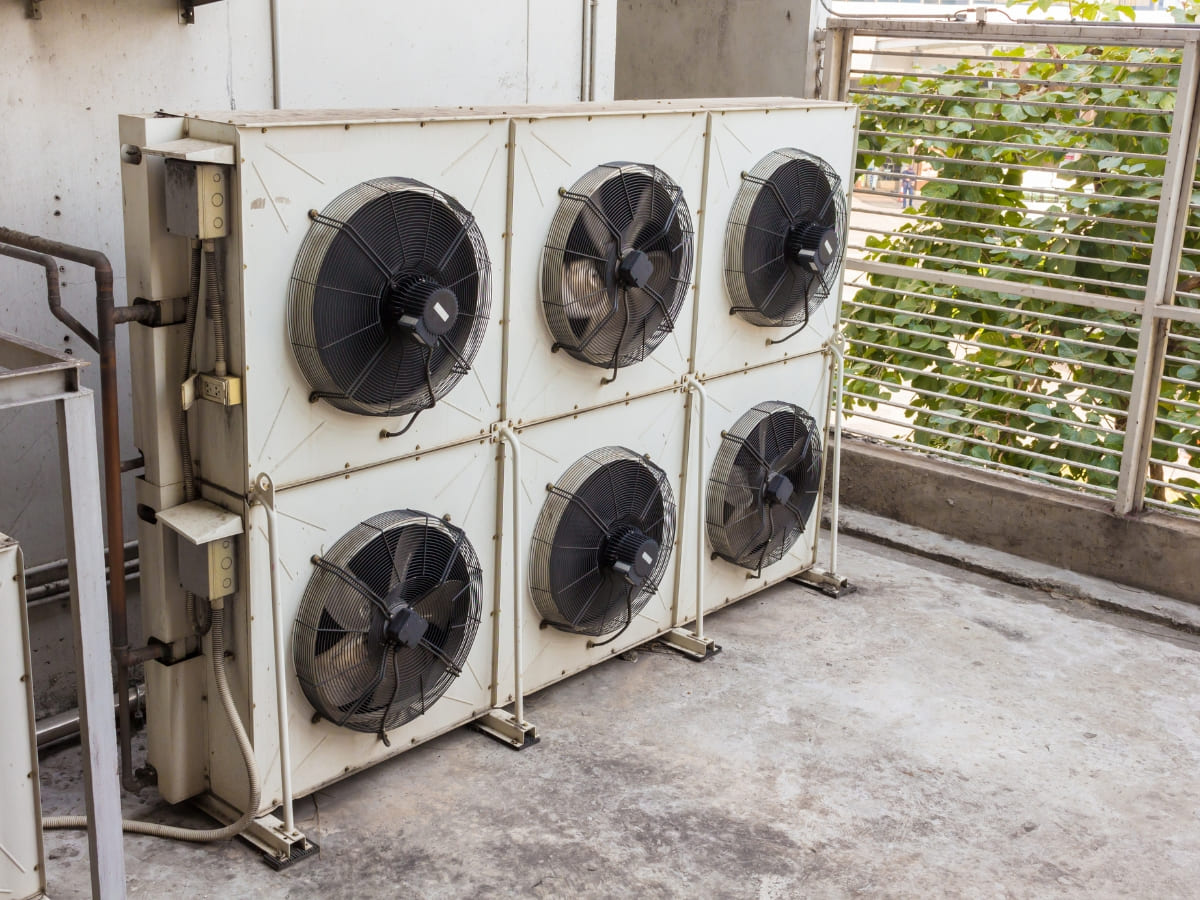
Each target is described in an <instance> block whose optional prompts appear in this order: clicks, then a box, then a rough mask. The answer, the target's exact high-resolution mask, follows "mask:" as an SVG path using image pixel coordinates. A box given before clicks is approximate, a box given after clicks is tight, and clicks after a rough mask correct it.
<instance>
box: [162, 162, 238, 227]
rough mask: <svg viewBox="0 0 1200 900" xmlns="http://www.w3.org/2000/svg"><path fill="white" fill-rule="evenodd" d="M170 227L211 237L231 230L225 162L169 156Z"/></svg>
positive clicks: (167, 186)
mask: <svg viewBox="0 0 1200 900" xmlns="http://www.w3.org/2000/svg"><path fill="white" fill-rule="evenodd" d="M166 192H167V231H169V232H170V233H171V234H175V235H179V236H180V237H189V238H196V239H197V240H202V241H203V240H211V239H213V238H222V237H225V236H226V235H228V234H229V178H228V170H227V169H226V167H225V166H222V165H216V164H214V163H194V162H186V161H184V160H179V159H168V160H167V165H166Z"/></svg>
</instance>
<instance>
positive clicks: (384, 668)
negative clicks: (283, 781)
mask: <svg viewBox="0 0 1200 900" xmlns="http://www.w3.org/2000/svg"><path fill="white" fill-rule="evenodd" d="M313 564H314V565H315V566H316V571H315V572H313V574H312V577H311V578H310V579H309V582H308V586H307V587H306V588H305V590H304V596H303V597H302V598H301V601H300V610H299V612H298V613H297V615H296V621H295V625H294V626H293V629H292V659H293V662H294V664H295V667H296V675H297V677H298V678H299V680H300V685H301V687H302V688H303V689H304V695H305V696H306V697H307V698H308V701H309V702H310V703H311V704H312V706H313V709H314V710H316V712H317V715H318V716H320V717H321V718H323V719H327V720H329V721H330V722H333V723H334V724H335V725H340V726H342V727H344V728H349V729H352V730H354V731H361V732H366V733H370V734H377V735H379V737H380V738H381V739H382V740H383V742H384V743H385V744H388V738H387V732H389V731H391V730H392V729H394V728H398V727H399V726H401V725H403V724H405V723H406V722H410V721H412V720H413V719H415V718H416V717H417V716H420V715H422V714H424V713H425V711H426V710H427V709H429V707H431V706H432V705H433V704H434V703H435V702H437V700H438V698H440V697H441V696H442V695H443V694H444V693H445V692H446V690H447V689H448V688H449V687H450V685H451V683H452V682H453V681H454V679H455V678H457V677H458V675H459V674H461V671H462V667H463V665H464V663H465V662H466V659H467V656H468V654H469V653H470V651H471V645H472V644H473V643H474V641H475V633H476V631H477V629H478V627H479V617H480V585H481V583H482V573H481V571H480V568H479V560H478V558H477V557H476V555H475V550H474V548H473V547H472V546H471V543H470V541H468V540H467V536H466V534H465V533H464V532H463V531H462V530H461V529H459V528H455V527H454V526H452V525H450V524H448V523H447V522H444V521H443V520H442V519H439V518H437V517H436V516H432V515H429V514H427V513H423V512H417V511H414V510H408V509H404V510H394V511H392V512H385V513H381V514H379V515H377V516H373V517H372V518H370V519H367V520H366V521H365V522H361V523H359V524H358V525H356V526H355V527H354V528H352V529H351V530H350V531H348V532H347V533H346V534H345V535H343V536H342V537H341V538H339V539H338V540H337V541H335V542H334V544H333V546H332V547H331V548H330V549H329V551H328V552H327V553H326V554H325V555H324V556H314V557H313Z"/></svg>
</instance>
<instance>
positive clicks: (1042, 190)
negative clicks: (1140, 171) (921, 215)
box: [855, 153, 1159, 207]
mask: <svg viewBox="0 0 1200 900" xmlns="http://www.w3.org/2000/svg"><path fill="white" fill-rule="evenodd" d="M872 155H874V156H896V157H900V158H901V159H912V157H911V156H905V155H904V154H903V153H886V154H884V153H875V154H872ZM855 171H858V170H857V169H856V170H855ZM889 174H891V173H889ZM896 174H897V175H899V174H900V173H896ZM912 177H914V178H917V180H919V181H924V182H925V183H926V184H953V185H962V186H966V187H978V188H995V189H997V190H1005V191H1011V192H1013V193H1019V194H1051V195H1053V196H1055V197H1082V198H1083V199H1085V200H1088V201H1097V200H1119V201H1121V202H1122V203H1140V204H1141V205H1143V206H1154V207H1157V206H1158V205H1159V200H1158V199H1157V198H1155V197H1127V196H1123V195H1121V194H1097V193H1093V192H1084V191H1072V190H1068V189H1067V188H1056V187H1034V186H1032V185H1030V186H1028V187H1026V186H1025V185H1023V184H1001V183H999V182H997V181H973V180H971V179H969V178H940V177H938V176H936V175H935V176H933V177H931V178H925V177H918V176H915V175H914V176H912ZM1152 180H1154V181H1156V183H1157V179H1152ZM919 199H921V200H924V199H925V198H924V197H921V198H919ZM930 199H932V200H934V201H936V202H941V198H940V197H933V198H930Z"/></svg>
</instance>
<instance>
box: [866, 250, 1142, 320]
mask: <svg viewBox="0 0 1200 900" xmlns="http://www.w3.org/2000/svg"><path fill="white" fill-rule="evenodd" d="M846 268H848V269H857V270H860V271H863V272H869V273H872V274H874V275H883V276H891V277H895V278H901V279H905V280H907V281H916V282H922V281H925V282H932V283H934V284H946V285H950V286H951V287H965V288H970V289H972V290H977V291H983V292H984V293H989V294H1012V295H1013V296H1017V297H1030V298H1033V299H1036V300H1046V301H1047V302H1050V303H1066V304H1069V305H1074V306H1086V307H1090V308H1092V309H1104V310H1110V311H1112V312H1124V313H1133V314H1135V315H1136V314H1138V313H1140V312H1141V311H1142V308H1143V304H1142V303H1141V301H1138V300H1127V299H1124V298H1119V297H1108V296H1106V295H1104V294H1088V293H1085V292H1083V291H1072V290H1068V289H1066V288H1056V287H1051V286H1049V285H1040V284H1019V283H1017V282H1012V281H1008V280H1007V279H997V278H985V277H983V276H982V275H964V274H962V273H961V272H943V271H941V270H939V269H916V268H914V267H913V266H902V265H899V264H897V263H885V262H879V261H877V260H872V259H857V258H854V257H849V258H847V259H846ZM998 283H999V284H1003V285H1006V286H1007V285H1015V286H1017V288H1018V289H1017V290H1012V291H1008V290H1003V289H1000V288H999V287H998Z"/></svg>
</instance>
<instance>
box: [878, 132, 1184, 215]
mask: <svg viewBox="0 0 1200 900" xmlns="http://www.w3.org/2000/svg"><path fill="white" fill-rule="evenodd" d="M868 133H869V132H868ZM858 152H859V155H861V156H883V157H886V158H887V159H906V160H922V161H924V162H929V163H931V164H933V165H935V166H936V165H937V164H939V163H940V164H942V165H952V166H953V165H957V166H962V167H963V168H964V169H975V168H982V169H1005V170H1008V169H1013V170H1016V171H1018V172H1052V173H1054V174H1058V175H1064V174H1065V175H1073V176H1079V175H1082V176H1085V177H1090V178H1092V179H1095V180H1102V179H1105V180H1108V179H1111V180H1113V181H1126V182H1131V183H1135V184H1162V178H1157V177H1155V176H1153V175H1127V174H1125V173H1124V172H1104V171H1097V172H1089V171H1087V170H1086V169H1064V168H1063V167H1062V166H1030V165H1025V164H1023V163H1006V162H993V161H992V160H986V159H958V158H954V157H946V156H937V155H935V154H928V153H924V154H923V153H900V152H898V151H895V150H864V149H863V148H862V147H859V149H858ZM888 174H889V175H890V174H893V173H890V172H889V173H888ZM916 177H918V178H919V177H921V176H916ZM923 180H927V181H932V180H933V179H923ZM938 180H939V181H961V179H958V178H945V179H938ZM984 183H985V184H988V183H990V182H984ZM1005 187H1007V185H1005ZM1032 190H1042V189H1041V188H1033V189H1032ZM1057 190H1064V189H1062V188H1058V189H1057ZM1069 193H1073V194H1078V193H1079V192H1078V191H1074V192H1069ZM1088 196H1097V197H1099V196H1102V195H1099V194H1096V195H1092V194H1089V195H1088ZM1122 199H1124V198H1122ZM1154 202H1155V203H1157V202H1158V201H1157V200H1155V201H1154Z"/></svg>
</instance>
